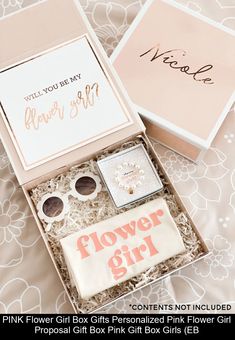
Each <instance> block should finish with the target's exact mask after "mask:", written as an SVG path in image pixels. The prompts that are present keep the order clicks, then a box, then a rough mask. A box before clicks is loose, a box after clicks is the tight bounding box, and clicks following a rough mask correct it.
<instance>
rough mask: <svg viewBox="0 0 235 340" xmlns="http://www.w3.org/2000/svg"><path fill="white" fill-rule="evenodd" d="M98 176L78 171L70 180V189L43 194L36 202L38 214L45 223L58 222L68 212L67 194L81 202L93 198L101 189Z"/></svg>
mask: <svg viewBox="0 0 235 340" xmlns="http://www.w3.org/2000/svg"><path fill="white" fill-rule="evenodd" d="M101 189H102V185H101V181H100V178H99V177H98V176H97V175H94V174H93V173H91V172H86V173H80V174H78V175H77V176H76V177H75V178H74V179H73V180H72V181H71V182H70V191H69V192H67V193H66V194H62V193H61V192H59V191H54V192H52V193H48V194H45V195H44V196H42V198H41V200H40V201H39V202H38V204H37V210H38V216H39V218H40V219H41V220H43V221H45V222H46V223H53V222H60V221H62V220H63V219H64V217H65V215H66V214H67V213H68V212H69V209H70V205H69V196H72V197H74V198H76V199H78V200H79V201H81V202H86V201H88V200H93V199H95V198H96V197H97V195H98V193H99V192H100V191H101Z"/></svg>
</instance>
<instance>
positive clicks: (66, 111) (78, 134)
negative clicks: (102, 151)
mask: <svg viewBox="0 0 235 340" xmlns="http://www.w3.org/2000/svg"><path fill="white" fill-rule="evenodd" d="M0 103H1V108H2V111H3V113H2V114H3V115H4V119H5V121H6V122H7V126H8V129H9V132H10V134H11V137H12V139H13V142H14V144H15V147H16V149H17V152H18V154H19V157H20V159H21V161H22V164H23V166H24V168H25V169H26V170H27V169H31V168H33V167H35V166H37V165H39V164H42V163H45V162H47V161H48V160H51V159H54V158H56V157H58V156H60V155H62V154H64V153H67V152H69V151H72V150H74V149H75V148H77V147H79V146H81V145H85V144H87V143H89V142H91V141H94V140H97V139H98V138H101V137H103V136H104V135H107V134H110V133H112V132H114V131H117V130H119V129H121V128H123V127H125V126H127V125H129V124H131V118H130V116H129V115H128V113H127V112H125V110H124V108H123V107H122V105H121V103H120V101H119V98H118V94H117V93H115V90H114V88H113V87H112V83H111V81H110V79H109V77H108V75H107V74H106V73H105V71H104V69H103V68H102V65H101V63H100V61H99V60H98V58H97V56H96V54H95V52H94V49H93V47H92V45H91V43H90V41H89V40H88V38H87V36H83V37H80V38H79V39H76V40H74V41H72V42H70V43H68V44H66V45H63V46H60V47H58V48H56V49H54V50H51V51H48V52H46V53H45V54H43V55H40V56H37V57H35V58H34V59H31V60H28V61H26V62H24V63H21V64H19V65H16V66H15V67H12V68H10V69H8V70H4V71H2V72H1V73H0Z"/></svg>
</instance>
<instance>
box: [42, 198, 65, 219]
mask: <svg viewBox="0 0 235 340" xmlns="http://www.w3.org/2000/svg"><path fill="white" fill-rule="evenodd" d="M63 208H64V203H63V201H62V200H61V199H60V198H59V197H50V198H48V199H47V200H46V201H45V202H44V204H43V208H42V209H43V212H44V214H45V215H46V216H48V217H56V216H59V215H60V214H61V213H62V211H63Z"/></svg>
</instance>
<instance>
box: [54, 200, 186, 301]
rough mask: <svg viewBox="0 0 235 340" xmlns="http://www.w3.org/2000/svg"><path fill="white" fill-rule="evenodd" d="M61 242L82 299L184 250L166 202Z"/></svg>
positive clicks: (127, 213)
mask: <svg viewBox="0 0 235 340" xmlns="http://www.w3.org/2000/svg"><path fill="white" fill-rule="evenodd" d="M60 242H61V245H62V248H63V252H64V256H65V260H66V262H67V265H68V268H69V271H70V275H71V276H72V279H73V281H74V283H75V285H76V288H77V290H78V292H79V294H80V296H81V297H82V298H83V299H89V298H90V297H92V296H94V295H96V294H97V293H100V292H102V291H103V290H105V289H108V288H110V287H113V286H115V285H117V284H119V283H121V282H124V281H126V280H128V279H130V278H132V277H134V276H136V275H138V274H140V273H141V272H143V271H145V270H147V269H148V268H150V267H152V266H154V265H156V264H158V263H160V262H162V261H164V260H166V259H168V258H170V257H172V256H174V255H177V254H179V253H182V252H184V251H185V246H184V243H183V240H182V238H181V236H180V233H179V230H178V229H177V226H176V224H175V222H174V220H173V218H172V216H171V215H170V212H169V209H168V206H167V204H166V202H165V200H164V199H162V198H158V199H155V200H153V201H151V202H148V203H146V204H144V205H141V206H139V207H137V208H134V209H131V210H129V211H127V212H125V213H122V214H120V215H116V216H114V217H112V218H110V219H107V220H105V221H102V222H99V223H96V224H93V225H92V226H90V227H88V228H85V229H83V230H81V231H78V232H76V233H73V234H71V235H69V236H67V237H65V238H63V239H61V241H60Z"/></svg>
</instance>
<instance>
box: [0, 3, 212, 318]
mask: <svg viewBox="0 0 235 340" xmlns="http://www.w3.org/2000/svg"><path fill="white" fill-rule="evenodd" d="M0 31H1V35H0V44H1V51H2V53H1V55H0V93H1V95H0V103H1V115H0V133H1V138H2V141H3V143H4V146H5V149H6V151H7V153H8V155H9V158H10V160H11V163H12V166H13V168H14V171H15V173H16V176H17V179H18V181H19V184H20V186H21V187H22V190H23V191H24V194H25V197H26V199H27V201H28V203H29V205H30V207H31V209H32V212H33V215H34V217H35V220H36V222H37V225H38V228H39V230H40V233H41V235H42V237H43V239H44V241H45V245H46V247H47V249H48V252H49V254H50V257H51V259H52V261H53V263H54V265H55V268H56V270H57V272H58V275H59V277H60V279H61V282H62V284H63V286H64V288H65V290H66V292H67V294H68V297H69V299H70V301H71V304H72V306H73V308H74V311H75V312H76V313H84V312H94V311H96V310H98V309H100V308H103V307H104V306H106V305H107V304H109V303H112V302H113V301H115V300H116V299H118V298H120V297H123V296H125V295H127V294H130V293H132V292H134V291H135V290H137V289H141V288H142V287H144V286H146V285H148V284H151V283H153V282H155V281H156V280H158V279H161V278H163V277H164V276H166V275H168V274H170V273H172V272H173V271H175V270H177V269H179V268H183V267H184V266H186V265H188V264H191V263H193V262H194V261H197V260H199V259H201V258H202V257H204V256H206V255H207V254H208V249H207V247H206V245H205V243H204V242H203V239H202V238H201V236H200V234H199V232H198V230H197V228H196V226H195V225H194V223H193V221H192V220H191V218H190V216H189V214H188V212H187V210H186V208H185V207H184V205H183V203H182V201H181V199H180V198H179V196H178V194H177V192H176V190H175V189H174V187H173V186H172V184H171V182H170V179H169V178H168V176H167V174H166V173H165V171H164V169H163V167H162V165H161V163H160V161H159V159H158V157H157V155H156V153H155V151H154V149H153V147H152V145H151V143H150V142H149V140H148V137H147V136H146V134H145V127H144V125H143V123H142V122H141V120H140V118H139V116H138V115H136V114H135V113H134V112H133V110H132V107H131V105H130V103H129V99H128V97H127V96H126V93H125V91H124V90H123V88H122V85H121V83H120V81H119V80H118V77H117V75H116V73H115V72H114V71H113V69H112V67H111V66H110V62H109V60H108V58H107V56H106V55H105V53H104V51H103V49H102V47H101V46H100V43H99V42H98V40H97V38H96V36H95V34H94V33H93V31H92V29H91V28H90V25H89V23H88V21H87V18H86V16H85V15H84V13H83V10H82V9H81V7H80V5H79V2H78V1H76V0H66V1H65V0H57V1H56V2H55V1H53V0H47V1H43V2H40V3H39V4H36V5H33V6H31V7H28V8H27V9H25V10H22V11H20V12H19V13H17V14H15V15H11V16H9V17H6V18H4V19H2V20H1V21H0ZM16 31H17V32H18V34H17V35H15V32H16ZM133 150H141V152H142V153H143V155H144V156H143V157H146V161H147V162H149V163H151V166H150V167H148V165H144V164H142V163H141V162H143V159H142V157H139V159H134V161H130V162H123V163H122V165H119V166H118V167H117V170H116V172H115V173H116V175H115V176H116V177H115V179H116V180H117V182H119V181H121V180H123V178H124V180H126V183H125V184H124V185H123V184H122V183H121V182H120V183H119V184H120V187H119V191H118V192H117V193H116V200H117V198H118V199H119V200H120V197H122V195H123V197H124V196H125V195H126V196H128V195H132V197H134V196H135V194H136V192H138V190H139V189H138V190H137V187H138V186H139V187H141V189H140V191H141V190H142V191H143V193H142V194H141V195H142V196H141V199H133V200H132V201H130V202H129V204H126V201H125V204H123V205H122V204H119V206H118V205H117V204H116V205H115V195H114V194H113V193H112V190H110V189H112V184H111V188H110V186H109V184H108V181H107V178H106V175H105V171H108V172H109V171H110V169H111V163H110V166H109V164H108V167H106V170H104V169H103V168H102V164H103V163H104V162H105V161H107V160H108V159H110V160H111V159H112V160H113V159H115V158H116V157H117V156H120V155H122V156H123V155H126V154H127V155H128V152H133ZM138 161H139V162H140V164H142V165H141V166H142V167H147V171H145V174H148V178H147V179H145V185H144V186H143V185H142V183H141V181H140V180H137V182H136V185H135V184H133V183H132V186H130V185H129V186H128V185H127V183H130V177H128V176H129V175H130V173H132V174H133V173H134V174H135V176H134V177H132V178H131V180H132V182H133V178H134V181H135V180H136V178H137V179H138V178H140V179H141V178H143V181H144V176H143V173H144V171H143V170H142V168H141V166H139V165H138ZM146 164H147V163H146ZM125 167H126V168H128V167H129V168H128V171H127V170H126V169H125V173H124V175H123V176H120V171H123V168H125ZM150 170H151V171H152V173H151V176H157V177H156V178H158V179H159V181H160V182H161V185H160V186H159V190H155V191H154V192H151V190H150V189H149V191H148V192H145V191H146V190H147V187H148V186H149V183H148V180H149V182H150V184H151V183H152V182H151V181H150V178H151V176H150V172H148V171H150ZM81 174H83V179H84V178H85V183H82V185H81V187H80V189H81V191H79V190H77V186H76V185H77V183H78V182H79V179H80V178H81ZM84 174H85V175H84ZM88 174H89V175H88ZM126 175H127V177H126ZM138 176H139V177H138ZM87 183H88V184H89V185H90V187H89V186H88V187H87ZM94 183H95V190H94V192H93V193H90V192H88V193H87V192H86V190H87V189H89V190H90V189H91V188H92V186H93V184H94ZM153 183H155V182H154V180H153ZM113 185H114V184H113ZM149 187H151V185H150V186H149ZM126 189H127V191H128V192H126V191H125V190H126ZM84 190H85V191H84ZM134 191H135V192H134ZM55 193H56V194H57V196H56V195H55ZM145 193H146V195H145ZM150 194H151V195H150ZM84 197H85V198H84ZM155 200H156V201H157V202H164V203H161V204H162V207H163V208H161V209H160V208H159V209H158V210H157V212H158V214H159V216H162V215H164V209H165V210H167V211H168V210H169V216H168V217H167V221H168V227H169V226H172V225H173V227H174V226H175V228H173V229H174V233H175V236H176V238H178V239H179V238H180V241H179V243H180V245H181V246H182V247H183V248H184V251H183V252H182V251H181V252H179V251H178V250H175V252H174V254H175V255H174V256H173V253H172V252H171V251H170V250H171V249H170V248H171V241H172V240H174V238H173V234H172V238H171V236H170V234H168V235H166V232H164V230H163V229H164V225H161V226H159V230H162V231H161V233H162V236H161V237H162V238H161V239H162V240H163V241H164V242H163V244H162V245H161V246H162V248H163V252H165V253H166V254H165V255H164V256H163V257H161V259H162V260H161V261H158V262H156V264H153V263H152V262H151V263H150V262H149V265H148V259H145V262H144V263H145V265H144V266H142V267H141V268H142V269H141V270H138V271H137V270H136V271H133V272H136V275H129V276H128V278H127V279H126V280H122V281H118V282H117V284H116V285H114V284H111V285H110V284H109V285H106V286H105V289H104V290H102V289H99V290H98V291H97V292H96V293H95V295H91V294H90V295H89V296H85V294H84V296H85V297H84V296H83V298H82V297H81V294H80V293H81V292H79V289H77V287H78V285H77V284H76V280H80V281H81V278H79V272H76V270H75V269H74V268H76V261H75V264H74V263H73V261H72V260H71V259H69V256H70V255H71V254H70V253H69V252H66V247H65V245H68V244H69V243H68V242H70V239H71V238H73V235H76V233H83V234H82V236H80V238H82V237H83V240H84V237H85V240H87V235H85V236H84V232H86V231H87V232H88V231H89V230H96V231H97V233H98V232H102V228H104V229H103V230H104V231H105V230H106V229H105V228H106V227H107V225H106V224H107V223H106V221H114V220H115V222H114V223H117V219H119V218H120V220H121V221H122V222H120V223H122V224H124V223H125V221H126V218H129V217H126V216H129V215H131V214H132V215H131V216H133V214H134V216H135V218H137V217H138V216H139V220H138V223H139V222H141V223H139V224H138V226H139V229H141V230H142V231H145V230H147V229H149V228H150V227H149V225H148V221H147V220H146V218H145V217H143V218H144V219H143V218H142V217H141V216H142V215H141V214H140V213H139V212H140V211H141V213H143V212H146V207H150V208H151V205H153V204H155V203H154V202H155ZM61 201H62V202H63V204H64V205H63V207H62V209H61V207H60V206H59V205H58V203H60V202H61ZM45 202H47V203H49V202H50V205H47V204H45ZM44 204H45V205H44ZM150 208H149V209H150ZM150 216H152V221H153V223H155V225H159V224H161V222H160V221H159V220H158V219H157V218H156V216H155V217H153V214H150ZM132 219H133V217H132ZM159 219H160V217H159ZM127 222H128V221H127ZM131 222H133V221H131ZM110 223H111V222H110ZM91 225H92V226H91ZM108 227H109V226H108ZM165 227H166V225H165ZM91 228H93V229H91ZM115 230H116V231H117V228H116V229H115ZM169 230H170V229H169ZM119 233H120V231H119ZM80 235H81V234H80ZM113 235H114V234H111V232H110V230H109V232H106V235H105V236H106V238H104V235H101V236H100V237H101V239H102V237H103V238H104V241H103V244H104V243H105V242H106V244H107V248H110V249H111V247H110V246H111V245H112V244H110V239H111V240H112V238H113V237H114V236H113ZM93 236H94V235H93ZM107 236H109V238H110V239H109V243H108V241H107ZM166 236H168V240H167V238H166ZM115 237H116V236H115ZM159 237H160V234H159ZM124 238H125V237H124ZM65 240H69V241H68V242H67V244H65V243H66V241H65ZM146 240H149V239H146ZM115 241H116V239H115ZM80 245H81V244H79V242H78V241H77V248H76V249H75V248H74V249H73V251H76V250H78V249H79V246H80ZM173 245H174V244H173ZM62 246H63V247H62ZM82 246H83V248H82V247H81V249H82V250H81V253H82V252H83V253H82V254H83V256H84V257H86V255H87V254H88V250H87V249H85V246H84V244H82ZM101 246H102V245H101V244H100V243H99V244H98V241H97V243H96V247H97V248H98V247H100V248H101ZM123 247H124V248H123ZM182 247H181V248H182ZM172 248H173V247H172ZM179 248H180V247H179ZM121 249H122V251H123V252H125V259H126V261H129V265H130V266H131V265H132V263H131V261H132V260H131V258H130V256H129V255H128V254H129V253H128V251H127V250H126V249H127V246H126V245H124V246H123V245H122V248H121ZM159 249H160V248H159ZM99 250H102V248H101V249H99ZM151 250H152V253H154V251H155V254H154V255H156V256H159V255H161V254H160V253H161V251H159V254H157V253H158V252H157V250H156V249H155V248H153V247H152V248H151ZM84 254H85V255H84ZM135 254H136V256H135V259H136V260H137V259H140V257H141V254H140V252H139V253H138V252H137V251H136V250H135ZM167 254H169V256H167ZM76 255H77V253H76ZM88 255H89V254H88ZM128 256H129V257H128ZM103 257H104V256H103ZM94 259H95V257H94ZM119 259H120V257H119ZM163 259H164V260H163ZM103 260H104V262H105V261H106V259H105V258H104V259H103ZM95 261H96V260H94V261H93V262H92V265H93V266H94V268H95V266H96V262H95ZM97 261H98V258H97ZM100 263H101V264H102V262H100ZM100 263H99V265H100ZM80 268H82V269H83V270H84V273H85V272H86V271H87V272H88V277H89V270H92V268H91V267H89V266H88V265H87V267H86V266H85V267H84V265H83V266H81V267H80ZM100 268H101V269H103V267H102V266H101V267H100ZM135 268H136V267H135ZM116 269H117V268H116ZM105 270H106V268H105ZM106 272H107V271H106ZM106 272H105V273H106ZM85 274H86V275H87V273H85ZM91 274H92V273H91ZM81 275H82V274H81ZM84 277H85V276H84ZM90 277H91V275H90ZM98 279H99V283H100V282H101V284H102V275H101V280H100V278H98V277H97V282H98ZM108 280H109V276H108V274H107V280H106V281H108ZM90 281H91V282H88V280H87V286H88V285H93V286H92V288H94V286H95V279H94V280H93V281H92V280H90ZM104 281H105V280H104ZM83 283H84V282H83ZM84 284H85V285H86V282H85V283H84ZM92 291H95V289H93V290H92Z"/></svg>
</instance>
